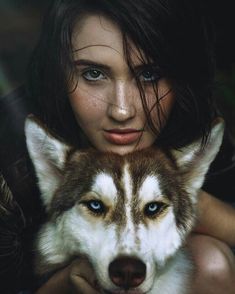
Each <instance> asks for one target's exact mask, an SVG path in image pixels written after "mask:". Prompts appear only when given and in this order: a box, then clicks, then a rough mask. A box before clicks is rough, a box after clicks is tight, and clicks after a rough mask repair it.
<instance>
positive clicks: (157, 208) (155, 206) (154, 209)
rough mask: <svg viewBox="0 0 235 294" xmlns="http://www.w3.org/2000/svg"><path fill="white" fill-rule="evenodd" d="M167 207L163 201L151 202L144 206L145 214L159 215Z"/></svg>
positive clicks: (150, 215) (149, 215)
mask: <svg viewBox="0 0 235 294" xmlns="http://www.w3.org/2000/svg"><path fill="white" fill-rule="evenodd" d="M164 208H165V204H164V203H161V202H150V203H148V204H147V205H146V206H145V208H144V214H145V215H146V216H148V217H152V216H155V215H157V214H158V213H159V212H161V211H162V210H163V209H164Z"/></svg>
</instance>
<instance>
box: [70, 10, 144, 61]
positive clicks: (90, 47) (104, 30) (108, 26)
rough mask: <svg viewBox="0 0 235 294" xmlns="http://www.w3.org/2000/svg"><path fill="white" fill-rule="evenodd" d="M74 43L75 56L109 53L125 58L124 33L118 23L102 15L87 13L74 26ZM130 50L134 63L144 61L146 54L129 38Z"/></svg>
mask: <svg viewBox="0 0 235 294" xmlns="http://www.w3.org/2000/svg"><path fill="white" fill-rule="evenodd" d="M72 45H73V52H74V56H75V58H76V57H78V56H79V58H81V57H82V58H86V57H91V58H95V59H97V57H98V56H97V55H99V56H105V57H108V56H109V55H111V56H115V55H119V57H121V58H123V59H125V58H126V57H125V53H124V43H123V34H122V32H121V30H120V28H119V27H118V25H117V24H116V23H115V22H113V21H112V20H110V19H109V18H106V17H105V16H101V15H98V14H97V15H96V14H94V15H87V16H85V17H83V19H82V21H78V22H77V24H76V25H75V27H74V31H73V36H72ZM128 50H129V53H130V56H131V59H132V62H133V63H134V64H141V63H143V62H144V60H143V56H144V54H141V53H140V50H138V49H137V48H136V47H135V46H134V45H133V43H132V42H131V41H129V40H128Z"/></svg>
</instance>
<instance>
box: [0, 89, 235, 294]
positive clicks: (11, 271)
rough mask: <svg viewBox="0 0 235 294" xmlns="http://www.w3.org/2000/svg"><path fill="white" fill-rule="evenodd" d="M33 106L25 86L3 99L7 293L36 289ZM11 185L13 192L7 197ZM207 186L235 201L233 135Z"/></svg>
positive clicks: (0, 146) (0, 232) (0, 170)
mask: <svg viewBox="0 0 235 294" xmlns="http://www.w3.org/2000/svg"><path fill="white" fill-rule="evenodd" d="M32 109H33V105H32V103H31V101H30V99H29V98H28V97H27V95H26V93H25V91H24V88H20V89H18V90H16V91H15V92H13V93H12V94H10V95H8V96H5V97H2V98H0V174H2V176H3V178H4V179H5V181H6V183H5V182H4V179H3V178H1V176H0V288H1V293H4V294H7V293H17V291H19V290H22V289H30V288H31V289H32V288H33V287H34V280H33V274H32V259H33V258H32V257H33V250H32V241H33V236H34V234H35V232H36V231H37V229H38V226H39V224H40V223H41V221H42V219H43V216H44V212H43V208H42V204H41V201H40V197H39V190H38V188H37V185H36V178H35V174H34V169H33V166H32V164H31V162H30V159H29V156H28V153H27V149H26V144H25V136H24V121H25V118H26V116H27V115H28V114H29V113H31V112H32ZM7 186H9V190H10V191H8V192H7V193H5V195H7V197H5V198H4V197H3V194H4V191H7ZM203 189H204V190H206V191H207V192H209V193H211V194H213V195H214V196H216V197H219V198H221V199H222V200H225V201H228V202H231V203H233V202H235V147H234V146H233V144H232V141H231V138H229V135H228V134H227V133H225V136H224V141H223V145H222V148H221V151H220V152H219V154H218V156H217V158H216V160H215V161H214V162H213V164H212V165H211V168H210V171H209V172H208V174H207V178H206V182H205V184H204V187H203ZM11 192H12V195H13V196H12V195H11ZM1 193H2V195H1ZM10 200H11V201H10ZM10 202H11V204H9V203H10ZM7 206H8V212H7V210H6V207H7ZM3 289H4V290H3Z"/></svg>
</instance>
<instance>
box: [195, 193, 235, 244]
mask: <svg viewBox="0 0 235 294" xmlns="http://www.w3.org/2000/svg"><path fill="white" fill-rule="evenodd" d="M198 197H199V199H198V223H197V226H196V228H195V232H196V233H200V234H206V235H210V236H212V237H215V238H217V239H220V240H221V241H223V242H225V243H227V244H228V245H229V246H235V209H234V208H233V207H232V206H231V205H229V204H227V203H225V202H222V201H221V200H219V199H217V198H215V197H213V196H212V195H210V194H208V193H207V192H204V191H201V193H200V194H199V196H198Z"/></svg>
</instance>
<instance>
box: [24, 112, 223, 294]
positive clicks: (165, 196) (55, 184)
mask: <svg viewBox="0 0 235 294" xmlns="http://www.w3.org/2000/svg"><path fill="white" fill-rule="evenodd" d="M223 129H224V126H223V122H222V121H220V120H219V121H217V122H216V123H215V124H214V126H213V128H212V133H211V136H210V138H209V140H208V143H207V145H206V146H205V147H204V148H201V144H200V140H198V141H196V142H194V143H193V144H190V145H189V146H187V147H185V148H183V149H182V150H167V151H165V150H162V149H160V148H149V149H146V150H141V151H135V152H133V153H130V154H127V155H124V156H120V155H117V154H113V153H101V152H99V151H96V150H92V149H90V150H87V151H79V150H75V149H74V148H72V147H70V146H68V145H66V144H64V143H63V142H61V141H60V140H58V139H56V138H55V137H53V136H52V135H50V134H49V133H48V132H47V131H46V130H45V129H44V127H43V126H41V125H40V123H38V122H37V121H36V120H35V119H33V118H28V119H27V121H26V126H25V132H26V141H27V146H28V150H29V154H30V157H31V159H32V162H33V164H34V166H35V171H36V174H37V177H38V184H39V188H40V191H41V197H42V200H43V203H44V205H45V208H46V212H47V215H48V219H47V221H46V222H45V224H44V225H43V226H42V228H41V229H40V231H39V233H38V236H37V240H36V272H37V273H38V274H45V273H47V272H50V271H53V270H55V269H58V268H61V267H62V266H65V265H66V264H68V263H69V262H70V261H71V260H72V259H73V258H76V257H79V256H86V257H88V259H89V260H90V262H91V264H92V265H93V267H94V270H95V274H96V276H97V279H98V283H99V285H100V288H101V289H102V290H101V292H102V293H130V294H131V293H135V294H141V293H149V294H157V293H159V294H167V293H168V294H183V293H187V292H188V289H189V287H190V277H192V269H193V266H192V263H191V261H190V258H189V256H188V255H187V253H186V252H185V249H184V247H185V246H184V244H185V239H186V238H187V236H188V235H189V233H190V232H191V231H192V229H193V226H194V224H195V220H196V211H197V209H196V204H197V194H198V191H199V189H200V188H201V186H202V184H203V181H204V178H205V174H206V173H207V171H208V168H209V165H210V163H211V162H212V161H213V159H214V158H215V156H216V154H217V152H218V150H219V148H220V145H221V141H222V137H223Z"/></svg>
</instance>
